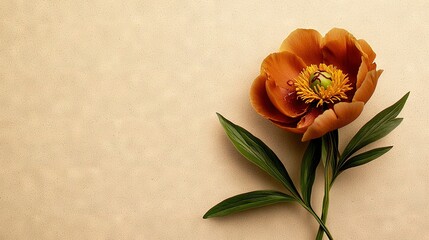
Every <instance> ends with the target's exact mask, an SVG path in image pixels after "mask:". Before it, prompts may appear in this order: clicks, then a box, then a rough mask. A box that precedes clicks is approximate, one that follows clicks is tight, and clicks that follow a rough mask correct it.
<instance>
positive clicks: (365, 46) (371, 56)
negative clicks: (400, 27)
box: [358, 39, 376, 63]
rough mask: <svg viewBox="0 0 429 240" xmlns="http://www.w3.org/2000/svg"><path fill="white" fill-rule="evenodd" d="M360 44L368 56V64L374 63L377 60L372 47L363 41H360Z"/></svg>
mask: <svg viewBox="0 0 429 240" xmlns="http://www.w3.org/2000/svg"><path fill="white" fill-rule="evenodd" d="M358 43H359V45H360V47H361V49H362V51H363V52H365V53H366V55H367V56H368V63H373V62H374V60H375V56H376V54H375V52H374V51H373V50H372V48H371V46H370V45H369V44H368V43H367V42H366V41H365V40H363V39H359V40H358Z"/></svg>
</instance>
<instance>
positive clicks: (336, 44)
mask: <svg viewBox="0 0 429 240" xmlns="http://www.w3.org/2000/svg"><path fill="white" fill-rule="evenodd" d="M323 40H324V42H323V44H322V45H323V46H322V52H323V58H324V62H325V63H328V64H332V65H334V66H336V67H338V68H339V69H341V70H343V71H344V72H346V73H347V74H348V75H349V77H354V79H353V80H356V77H355V76H356V75H357V73H358V70H359V67H360V65H361V61H362V60H361V57H362V56H363V54H365V53H364V52H363V50H362V49H360V48H359V45H358V43H357V40H356V38H355V37H353V35H352V34H350V33H349V32H347V31H346V30H344V29H338V28H334V29H332V30H331V31H329V32H328V33H327V34H326V36H325V38H324V39H323ZM350 80H352V79H350Z"/></svg>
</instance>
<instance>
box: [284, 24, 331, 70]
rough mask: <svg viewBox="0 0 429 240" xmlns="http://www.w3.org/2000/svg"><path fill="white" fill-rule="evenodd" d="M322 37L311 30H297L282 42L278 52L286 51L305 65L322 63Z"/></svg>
mask: <svg viewBox="0 0 429 240" xmlns="http://www.w3.org/2000/svg"><path fill="white" fill-rule="evenodd" d="M321 41H322V35H320V33H319V32H318V31H316V30H313V29H297V30H295V31H293V32H292V33H291V34H289V36H288V37H287V38H286V39H285V40H284V41H283V43H282V45H281V46H280V51H288V52H291V53H294V54H295V55H297V56H299V57H300V58H302V60H303V61H304V62H305V63H306V64H307V65H310V64H316V65H318V64H319V63H322V62H323V55H322V51H321V49H320V43H321Z"/></svg>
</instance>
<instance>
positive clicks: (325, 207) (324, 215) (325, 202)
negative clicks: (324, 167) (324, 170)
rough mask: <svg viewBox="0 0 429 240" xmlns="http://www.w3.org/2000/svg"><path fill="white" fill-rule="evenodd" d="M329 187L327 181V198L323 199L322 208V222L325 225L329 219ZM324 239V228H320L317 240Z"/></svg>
mask: <svg viewBox="0 0 429 240" xmlns="http://www.w3.org/2000/svg"><path fill="white" fill-rule="evenodd" d="M328 184H329V185H326V181H325V196H324V197H323V206H322V222H323V223H324V224H325V223H326V219H327V218H328V209H329V190H330V188H329V186H330V183H328ZM322 238H323V228H322V227H319V231H318V232H317V236H316V240H322Z"/></svg>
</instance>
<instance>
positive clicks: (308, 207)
mask: <svg viewBox="0 0 429 240" xmlns="http://www.w3.org/2000/svg"><path fill="white" fill-rule="evenodd" d="M299 202H300V204H301V205H302V206H303V207H304V208H305V209H306V210H307V211H308V212H309V213H310V214H311V215H312V216H313V217H314V218H315V219H316V221H317V222H318V223H319V224H320V229H322V230H321V231H322V236H323V232H325V233H326V235H327V236H328V238H329V239H330V240H334V237H332V235H331V233H330V232H329V230H328V228H327V227H326V226H325V223H324V221H323V220H322V219H320V218H319V216H317V214H316V213H315V212H314V210H313V209H312V208H311V207H310V206H307V205H306V204H305V203H304V202H302V201H299Z"/></svg>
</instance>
